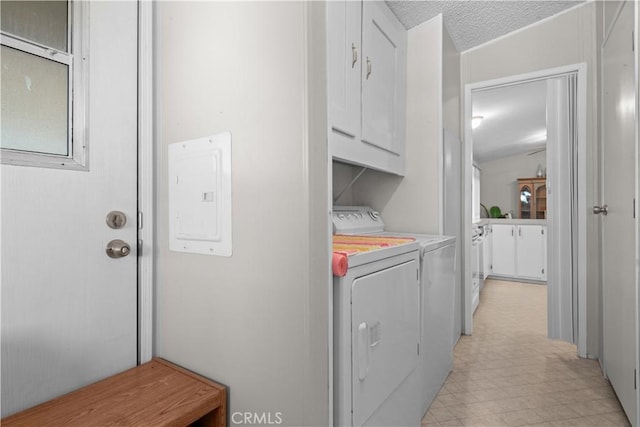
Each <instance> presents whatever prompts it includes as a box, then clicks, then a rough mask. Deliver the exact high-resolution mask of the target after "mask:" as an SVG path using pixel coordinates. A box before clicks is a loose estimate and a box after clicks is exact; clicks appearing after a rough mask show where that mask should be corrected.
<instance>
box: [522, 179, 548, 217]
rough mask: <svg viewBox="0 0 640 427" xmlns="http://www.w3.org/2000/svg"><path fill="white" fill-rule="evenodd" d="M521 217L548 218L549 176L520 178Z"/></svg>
mask: <svg viewBox="0 0 640 427" xmlns="http://www.w3.org/2000/svg"><path fill="white" fill-rule="evenodd" d="M518 213H519V218H524V219H546V218H547V178H546V177H541V178H518Z"/></svg>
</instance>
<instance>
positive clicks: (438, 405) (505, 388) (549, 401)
mask: <svg viewBox="0 0 640 427" xmlns="http://www.w3.org/2000/svg"><path fill="white" fill-rule="evenodd" d="M480 298H481V303H480V306H479V307H478V309H477V311H476V313H475V315H474V334H473V336H463V337H461V339H460V341H459V342H458V344H457V346H456V348H455V353H454V367H453V372H452V373H451V374H450V375H449V377H448V378H447V381H446V383H445V385H444V387H443V388H442V389H441V390H440V393H439V394H438V396H437V397H436V398H435V400H434V401H433V403H432V405H431V408H430V409H429V411H428V412H427V414H426V415H425V417H424V418H423V420H422V425H423V426H522V425H535V426H628V425H629V423H628V421H627V418H626V416H625V415H624V413H623V412H622V409H621V407H620V404H619V403H618V400H617V398H616V397H615V394H614V392H613V390H612V388H611V386H610V385H609V382H608V381H607V380H605V379H604V378H603V377H602V371H601V370H600V365H599V363H598V362H597V361H595V360H586V359H579V358H578V357H577V356H576V348H575V346H573V345H570V344H567V343H564V342H561V341H552V340H548V339H547V338H546V335H547V314H546V313H547V310H546V306H547V305H546V304H547V288H546V286H541V285H533V284H525V283H517V282H506V281H498V280H487V281H486V282H485V287H484V290H483V291H482V293H481V295H480Z"/></svg>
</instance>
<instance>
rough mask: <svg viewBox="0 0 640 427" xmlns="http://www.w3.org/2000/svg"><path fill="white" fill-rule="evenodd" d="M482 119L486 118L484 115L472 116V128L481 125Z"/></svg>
mask: <svg viewBox="0 0 640 427" xmlns="http://www.w3.org/2000/svg"><path fill="white" fill-rule="evenodd" d="M482 119H484V117H482V116H473V117H471V129H475V128H477V127H478V126H480V123H482Z"/></svg>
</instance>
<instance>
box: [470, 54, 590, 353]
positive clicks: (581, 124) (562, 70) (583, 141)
mask: <svg viewBox="0 0 640 427" xmlns="http://www.w3.org/2000/svg"><path fill="white" fill-rule="evenodd" d="M572 72H577V73H578V111H577V113H578V128H577V129H578V150H579V152H580V153H586V149H587V148H586V147H587V123H586V122H587V115H586V113H587V108H586V95H587V93H586V88H587V86H586V79H587V67H586V64H585V63H580V64H574V65H567V66H562V67H557V68H551V69H546V70H540V71H535V72H531V73H526V74H520V75H515V76H509V77H502V78H498V79H494V80H487V81H483V82H477V83H470V84H466V85H465V89H464V116H463V118H464V165H463V168H464V170H463V179H464V194H465V196H464V218H463V223H464V226H463V241H464V249H463V250H464V256H463V262H464V266H463V273H464V276H463V278H464V280H463V283H464V285H463V294H464V295H463V297H464V307H465V310H464V315H463V332H464V333H465V334H467V335H469V334H472V333H473V315H472V314H471V315H470V314H469V313H468V311H469V310H467V309H466V307H468V306H470V304H471V292H470V286H471V285H470V284H471V262H470V260H471V224H472V218H471V169H472V168H471V166H472V164H473V149H472V138H471V117H472V112H471V93H472V91H475V90H481V89H487V88H490V87H496V86H504V85H510V84H517V83H521V82H524V81H531V80H541V79H548V78H552V77H555V76H558V75H562V74H567V73H572ZM577 166H578V167H577V171H576V173H577V174H578V182H579V183H580V184H581V185H578V211H579V217H578V222H579V224H578V239H579V240H580V241H581V242H586V238H587V225H586V212H587V211H586V206H587V202H586V200H587V191H586V176H587V175H586V168H587V162H586V156H579V157H578V165H577ZM586 257H587V254H586V245H580V252H579V254H578V269H577V272H576V273H577V275H578V325H577V326H578V334H577V347H578V355H579V356H581V357H586V356H587V348H586V347H587V313H586V307H587V289H586V280H587V263H586Z"/></svg>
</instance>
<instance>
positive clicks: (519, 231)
mask: <svg viewBox="0 0 640 427" xmlns="http://www.w3.org/2000/svg"><path fill="white" fill-rule="evenodd" d="M518 236H520V237H522V228H520V227H518Z"/></svg>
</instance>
